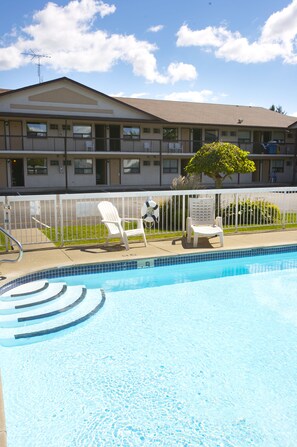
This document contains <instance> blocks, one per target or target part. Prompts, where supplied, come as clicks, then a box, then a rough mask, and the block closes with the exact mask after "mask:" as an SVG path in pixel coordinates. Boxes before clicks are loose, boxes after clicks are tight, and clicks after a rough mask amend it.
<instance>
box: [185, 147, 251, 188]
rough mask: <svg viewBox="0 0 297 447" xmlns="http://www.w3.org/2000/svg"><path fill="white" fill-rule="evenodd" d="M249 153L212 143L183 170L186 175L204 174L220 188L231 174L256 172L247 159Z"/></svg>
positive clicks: (200, 151)
mask: <svg viewBox="0 0 297 447" xmlns="http://www.w3.org/2000/svg"><path fill="white" fill-rule="evenodd" d="M248 155H249V152H247V151H243V150H242V149H240V148H239V147H237V146H235V144H231V143H221V142H214V143H209V144H204V145H203V146H202V147H201V149H199V150H198V152H197V153H196V154H195V155H194V157H192V158H191V160H190V161H189V163H188V164H187V166H186V168H185V170H186V172H187V173H188V174H190V175H192V174H201V173H203V174H205V175H207V176H208V177H210V178H212V179H213V180H214V181H215V187H216V188H221V187H222V183H223V181H224V180H225V178H226V177H230V176H231V175H232V174H247V173H249V172H254V171H255V170H256V166H255V163H254V162H253V161H252V160H249V159H248Z"/></svg>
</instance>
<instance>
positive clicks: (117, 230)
mask: <svg viewBox="0 0 297 447" xmlns="http://www.w3.org/2000/svg"><path fill="white" fill-rule="evenodd" d="M98 210H99V213H100V215H101V218H102V223H104V224H105V226H106V228H107V230H108V235H107V241H108V240H109V239H113V238H120V239H121V241H122V242H123V243H124V244H125V247H126V250H129V243H128V237H132V236H142V238H143V240H144V244H145V246H147V242H146V237H145V233H144V228H143V221H142V219H141V218H139V219H138V218H134V217H132V218H121V217H120V216H119V213H118V210H117V209H116V207H115V206H114V205H113V204H112V203H111V202H107V201H103V202H100V203H99V204H98ZM123 222H137V227H136V228H134V229H131V230H125V229H124V227H123V225H122V223H123Z"/></svg>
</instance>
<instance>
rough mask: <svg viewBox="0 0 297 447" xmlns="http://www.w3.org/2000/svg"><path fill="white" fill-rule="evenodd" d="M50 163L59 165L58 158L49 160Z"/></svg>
mask: <svg viewBox="0 0 297 447" xmlns="http://www.w3.org/2000/svg"><path fill="white" fill-rule="evenodd" d="M50 165H51V166H59V160H51V161H50Z"/></svg>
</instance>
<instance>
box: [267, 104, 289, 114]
mask: <svg viewBox="0 0 297 447" xmlns="http://www.w3.org/2000/svg"><path fill="white" fill-rule="evenodd" d="M269 110H272V111H273V112H277V113H281V114H282V115H286V114H287V112H285V111H284V110H283V108H282V106H275V105H274V104H272V106H271V107H270V109H269Z"/></svg>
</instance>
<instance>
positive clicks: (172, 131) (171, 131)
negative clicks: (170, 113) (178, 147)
mask: <svg viewBox="0 0 297 447" xmlns="http://www.w3.org/2000/svg"><path fill="white" fill-rule="evenodd" d="M177 136H178V132H177V128H176V127H163V140H166V141H177Z"/></svg>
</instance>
